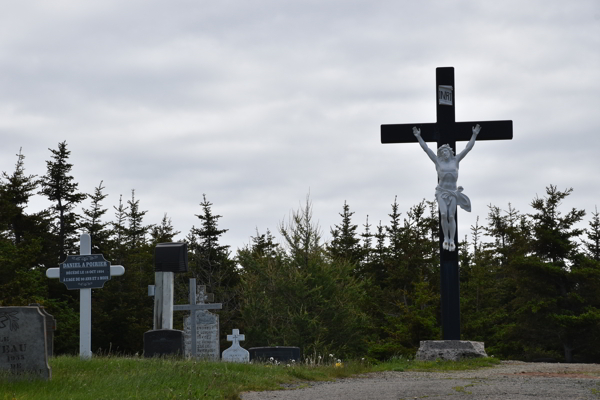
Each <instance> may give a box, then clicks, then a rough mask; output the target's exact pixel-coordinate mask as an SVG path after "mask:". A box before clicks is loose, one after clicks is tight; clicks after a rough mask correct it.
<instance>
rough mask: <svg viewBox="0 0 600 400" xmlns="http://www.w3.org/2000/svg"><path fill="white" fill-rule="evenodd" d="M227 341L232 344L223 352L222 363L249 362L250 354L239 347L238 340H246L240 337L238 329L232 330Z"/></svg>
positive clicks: (242, 336)
mask: <svg viewBox="0 0 600 400" xmlns="http://www.w3.org/2000/svg"><path fill="white" fill-rule="evenodd" d="M227 340H228V341H230V342H233V343H232V344H231V347H230V348H228V349H226V350H224V351H223V357H222V360H223V361H229V362H238V363H247V362H250V353H249V352H248V350H246V349H244V348H242V347H241V346H240V340H246V337H245V336H244V335H240V331H239V330H238V329H234V330H233V332H232V334H231V335H227Z"/></svg>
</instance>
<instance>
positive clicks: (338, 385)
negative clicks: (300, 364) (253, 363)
mask: <svg viewBox="0 0 600 400" xmlns="http://www.w3.org/2000/svg"><path fill="white" fill-rule="evenodd" d="M307 385H309V386H308V387H304V388H301V389H289V390H277V391H270V392H246V393H243V394H242V395H241V399H242V400H258V399H261V400H263V399H267V400H268V399H278V400H308V399H310V400H321V399H347V400H359V399H360V400H364V399H377V400H401V399H422V398H427V399H435V400H445V399H452V400H457V399H459V398H462V397H464V398H469V399H503V400H504V399H517V400H520V399H549V400H553V399H557V400H558V399H600V364H549V363H525V362H520V361H503V362H502V364H501V365H498V366H495V367H493V368H485V369H480V370H474V371H456V372H412V371H410V372H389V371H388V372H377V373H370V374H364V375H360V376H358V377H355V378H347V379H340V380H337V381H334V382H317V383H314V382H310V383H307Z"/></svg>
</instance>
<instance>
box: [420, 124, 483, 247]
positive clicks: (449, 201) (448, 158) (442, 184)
mask: <svg viewBox="0 0 600 400" xmlns="http://www.w3.org/2000/svg"><path fill="white" fill-rule="evenodd" d="M480 130H481V127H480V126H479V124H477V125H476V126H474V127H473V136H471V140H469V143H467V146H466V147H465V149H464V150H463V151H462V152H460V154H458V155H457V156H455V155H454V152H453V151H452V148H451V147H450V146H449V145H447V144H445V145H443V146H440V147H439V148H438V151H437V156H436V155H435V153H434V152H433V151H432V150H431V149H430V148H429V147H428V146H427V144H426V143H425V141H424V140H423V138H421V130H420V129H418V128H417V127H413V133H414V135H415V136H416V137H417V140H418V141H419V144H420V145H421V147H422V148H423V150H424V151H425V153H427V155H428V156H429V158H430V159H431V161H433V163H434V164H435V169H436V170H437V174H438V185H437V187H436V188H435V198H436V199H437V202H438V206H439V209H440V216H441V222H442V231H443V232H444V243H443V245H442V247H443V248H444V250H448V251H454V250H456V246H455V245H454V234H455V232H456V220H455V219H454V215H455V214H456V206H457V205H459V206H460V207H461V208H462V209H463V210H465V211H469V212H471V201H470V200H469V198H468V197H467V196H465V195H464V194H463V193H462V191H463V188H462V186H458V187H457V186H456V182H457V181H458V164H459V163H460V160H462V159H463V158H464V157H465V156H466V155H467V153H468V152H469V151H471V149H472V148H473V145H475V139H476V138H477V135H478V134H479V131H480Z"/></svg>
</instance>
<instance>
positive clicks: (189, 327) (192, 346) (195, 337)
mask: <svg viewBox="0 0 600 400" xmlns="http://www.w3.org/2000/svg"><path fill="white" fill-rule="evenodd" d="M212 296H213V295H212V294H208V295H207V294H206V286H203V285H198V286H196V280H195V279H190V296H189V297H190V304H187V305H180V304H178V305H175V306H173V310H174V311H190V315H189V316H187V317H185V318H184V320H183V335H184V346H185V356H186V357H195V358H202V359H206V360H219V359H220V358H221V351H220V346H219V316H218V315H217V314H213V313H211V312H209V311H208V310H209V309H212V310H218V309H221V307H222V305H221V304H220V303H214V304H206V303H205V302H206V301H212V299H213V297H212ZM193 332H195V334H194V333H193Z"/></svg>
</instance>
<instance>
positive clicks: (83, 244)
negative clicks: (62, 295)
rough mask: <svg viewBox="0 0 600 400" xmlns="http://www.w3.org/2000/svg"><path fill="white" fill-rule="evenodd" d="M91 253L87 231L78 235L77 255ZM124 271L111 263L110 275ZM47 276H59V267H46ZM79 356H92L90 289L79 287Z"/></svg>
mask: <svg viewBox="0 0 600 400" xmlns="http://www.w3.org/2000/svg"><path fill="white" fill-rule="evenodd" d="M91 254H92V239H91V237H90V235H88V234H87V233H84V234H82V235H81V236H80V237H79V255H82V256H89V255H91ZM124 273H125V268H123V266H122V265H111V266H110V276H121V275H123V274H124ZM46 276H47V277H48V278H53V279H58V278H60V268H48V269H47V270H46ZM79 357H81V358H83V359H89V358H92V289H79Z"/></svg>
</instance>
